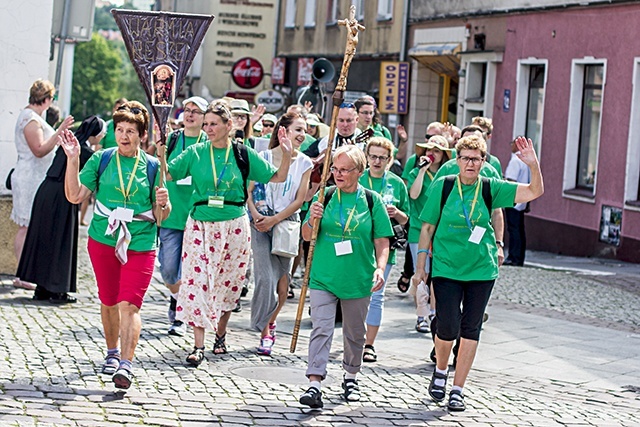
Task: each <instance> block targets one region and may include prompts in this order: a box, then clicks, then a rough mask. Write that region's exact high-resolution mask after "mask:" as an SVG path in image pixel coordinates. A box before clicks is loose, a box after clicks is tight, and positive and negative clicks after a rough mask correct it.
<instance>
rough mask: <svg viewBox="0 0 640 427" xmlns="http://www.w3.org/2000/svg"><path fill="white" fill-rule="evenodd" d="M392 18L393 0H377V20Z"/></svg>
mask: <svg viewBox="0 0 640 427" xmlns="http://www.w3.org/2000/svg"><path fill="white" fill-rule="evenodd" d="M391 18H393V0H378V21H389V20H391Z"/></svg>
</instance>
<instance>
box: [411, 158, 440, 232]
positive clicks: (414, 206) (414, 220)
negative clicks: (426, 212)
mask: <svg viewBox="0 0 640 427" xmlns="http://www.w3.org/2000/svg"><path fill="white" fill-rule="evenodd" d="M419 173H420V169H418V168H414V169H413V170H412V171H411V173H409V179H408V180H407V188H411V186H413V183H414V182H416V178H417V177H418V174H419ZM434 178H435V177H434V175H433V174H432V173H431V171H429V170H427V171H426V172H425V173H424V178H423V180H422V190H420V195H419V196H418V198H417V199H412V198H409V201H410V204H411V214H410V219H409V233H408V235H407V243H418V241H419V240H420V230H421V229H422V221H420V218H419V216H420V212H422V208H423V207H424V204H425V203H426V202H427V190H429V187H430V186H431V182H433V179H434Z"/></svg>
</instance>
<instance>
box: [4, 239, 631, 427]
mask: <svg viewBox="0 0 640 427" xmlns="http://www.w3.org/2000/svg"><path fill="white" fill-rule="evenodd" d="M83 233H84V235H85V237H83V240H82V241H81V243H80V248H81V255H80V260H79V264H80V270H81V271H80V274H79V280H80V283H79V293H78V295H77V296H78V300H79V301H78V303H76V304H72V305H67V306H64V307H57V306H52V305H50V304H48V303H41V302H35V301H32V300H31V299H30V297H31V293H30V292H27V291H24V290H19V289H14V288H13V287H12V285H11V280H10V278H9V277H6V276H5V277H3V278H2V286H1V287H0V321H1V322H2V323H3V327H2V328H1V329H0V351H1V354H2V358H1V359H0V424H1V425H3V426H8V425H19V426H31V425H34V426H45V425H54V426H57V425H79V426H95V427H97V426H103V425H104V426H106V425H113V426H116V425H161V426H191V425H214V426H215V425H224V426H234V425H261V426H262V425H267V426H268V425H273V426H276V425H277V426H287V425H309V426H338V425H363V426H377V425H380V426H382V425H385V426H388V425H398V426H409V425H411V426H423V425H429V426H435V425H437V426H550V425H566V426H636V425H640V298H639V297H640V295H639V294H640V286H639V285H638V284H637V283H638V282H637V278H638V277H640V273H638V272H640V268H637V267H634V266H630V267H629V270H631V271H632V274H627V273H624V274H622V273H615V274H614V273H608V272H606V273H602V272H599V271H598V268H597V267H598V266H597V265H596V266H595V267H594V269H595V270H596V271H591V272H589V271H575V270H569V271H566V270H563V269H557V270H556V269H551V268H537V267H526V268H514V267H503V268H502V269H501V278H500V279H499V281H498V282H497V284H496V287H495V289H494V292H493V297H492V300H491V302H490V305H489V309H488V313H489V315H490V317H489V321H488V322H487V323H486V324H485V327H484V332H483V335H482V338H481V343H480V347H479V352H478V356H477V358H476V362H475V365H474V369H473V370H472V371H471V373H470V375H469V381H468V383H467V386H466V387H465V395H466V396H467V397H466V402H467V405H468V409H467V411H466V412H463V413H460V414H453V413H451V414H450V413H449V412H448V411H447V410H446V407H445V406H442V405H438V404H435V403H433V402H432V401H431V399H430V398H429V397H428V395H427V393H426V390H427V387H428V383H429V378H430V375H431V372H432V370H433V364H432V363H431V362H430V361H429V360H428V354H429V351H430V350H431V347H432V346H431V343H430V336H428V335H423V334H419V333H417V332H415V330H414V323H415V316H414V309H413V306H412V300H411V297H410V296H409V295H407V294H401V293H399V291H398V290H397V288H396V285H395V283H396V281H397V277H398V274H399V268H395V269H394V270H393V271H392V276H391V278H390V280H389V285H388V289H387V302H386V310H385V319H384V322H383V326H382V328H381V332H380V335H379V338H378V341H377V344H376V349H377V352H378V356H379V361H378V362H377V363H375V364H366V365H365V366H364V368H363V372H362V374H361V377H360V383H361V388H362V391H363V399H362V401H361V402H359V403H349V404H347V403H346V402H345V401H344V400H343V399H342V397H341V391H342V390H341V388H340V379H341V369H340V364H339V361H340V358H339V354H340V350H341V341H342V336H341V334H340V329H337V330H336V336H335V338H334V344H333V350H334V351H333V354H334V355H335V356H336V358H334V360H332V362H331V364H330V367H329V371H330V377H329V378H328V379H327V381H326V382H325V383H323V391H324V395H325V397H324V400H325V408H324V410H322V411H309V410H307V409H303V407H302V406H301V405H300V404H299V403H298V397H299V395H300V393H301V392H302V391H304V388H305V384H306V378H305V376H304V371H305V369H306V349H307V337H308V334H309V332H310V321H309V319H308V317H305V319H304V320H303V323H302V328H301V336H300V339H299V341H298V346H297V351H296V352H295V353H293V354H292V353H290V352H289V342H290V336H291V335H290V334H291V331H292V329H293V319H294V316H295V311H296V306H297V299H296V300H290V301H289V302H288V304H287V305H286V306H285V308H284V310H283V312H282V314H281V319H279V321H278V334H279V335H278V341H277V343H276V347H275V350H274V353H273V355H272V356H271V357H264V356H258V355H257V354H256V352H255V349H256V346H257V344H258V341H259V334H258V333H257V332H254V331H250V330H249V329H248V324H249V313H250V307H249V301H250V296H251V294H249V296H247V297H246V298H244V299H243V302H244V309H243V310H242V312H241V313H239V314H234V315H233V316H232V318H231V321H230V333H229V337H228V342H229V350H230V352H229V354H228V355H224V356H215V355H213V353H212V352H211V347H212V344H213V342H212V340H211V335H212V334H211V333H210V334H209V335H210V336H208V337H207V354H206V358H207V361H206V362H205V363H203V364H202V365H201V366H200V368H198V369H192V368H188V367H186V366H185V363H184V358H185V357H186V354H187V352H188V350H189V349H190V348H191V347H192V345H193V344H192V340H191V336H190V334H187V336H186V337H182V338H180V337H173V336H169V335H167V333H166V332H167V328H168V324H167V320H166V309H167V306H168V303H167V299H168V293H167V291H166V290H165V288H164V286H163V285H162V284H160V283H159V282H158V280H154V281H153V282H152V285H151V287H150V289H149V292H148V293H147V298H146V300H145V304H144V306H143V309H142V319H143V333H142V336H141V339H140V343H139V346H138V349H137V353H136V360H135V361H134V367H135V371H134V372H135V375H136V377H135V380H134V384H133V386H132V388H131V389H130V390H129V391H128V392H126V393H122V392H116V391H115V388H114V387H113V384H112V383H111V382H110V377H108V376H104V375H101V374H99V368H100V366H101V363H102V359H103V357H104V354H103V353H104V351H105V349H104V339H103V336H102V329H101V325H100V316H99V302H98V299H97V296H96V289H95V285H94V282H93V275H92V272H91V268H90V265H89V262H88V257H87V255H86V250H85V245H86V240H84V239H86V233H85V232H84V231H83ZM398 261H399V262H400V263H401V262H402V257H398ZM613 270H614V271H615V270H616V269H615V268H613ZM626 271H627V270H625V272H626ZM635 273H638V276H634V275H633V274H635ZM156 277H159V276H158V275H157V276H156ZM634 279H636V280H635V281H634ZM298 294H299V291H298V290H296V297H297V296H298ZM305 312H306V310H305ZM450 385H451V380H450V381H449V386H450Z"/></svg>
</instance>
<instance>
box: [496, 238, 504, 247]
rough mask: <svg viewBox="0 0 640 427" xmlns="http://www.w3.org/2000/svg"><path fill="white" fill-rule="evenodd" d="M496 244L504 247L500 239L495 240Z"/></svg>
mask: <svg viewBox="0 0 640 427" xmlns="http://www.w3.org/2000/svg"><path fill="white" fill-rule="evenodd" d="M496 245H498V246H500V247H501V248H503V249H504V242H503V241H502V240H496Z"/></svg>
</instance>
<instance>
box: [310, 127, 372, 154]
mask: <svg viewBox="0 0 640 427" xmlns="http://www.w3.org/2000/svg"><path fill="white" fill-rule="evenodd" d="M361 133H362V131H361V130H360V129H358V128H356V130H355V132H354V134H353V138H356V137H357V136H358V135H360V134H361ZM338 136H339V135H338V132H336V136H335V137H334V138H333V146H332V147H331V151H335V150H336V148H338V147H336V140H337V139H338ZM328 144H329V137H328V136H325V137H324V138H322V139H321V140H320V142H318V151H319V152H320V153H324V152H325V151H326V149H327V145H328ZM356 146H357V147H358V148H360V149H361V150H364V146H365V144H364V143H357V144H356Z"/></svg>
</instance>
